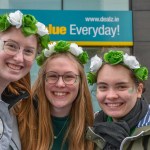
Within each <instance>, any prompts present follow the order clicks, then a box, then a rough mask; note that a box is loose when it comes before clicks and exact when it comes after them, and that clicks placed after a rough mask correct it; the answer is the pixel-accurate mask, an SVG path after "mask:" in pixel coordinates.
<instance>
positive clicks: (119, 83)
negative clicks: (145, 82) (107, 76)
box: [97, 82, 129, 85]
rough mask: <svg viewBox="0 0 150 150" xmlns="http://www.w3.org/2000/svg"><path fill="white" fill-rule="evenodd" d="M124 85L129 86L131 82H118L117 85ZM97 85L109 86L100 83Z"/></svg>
mask: <svg viewBox="0 0 150 150" xmlns="http://www.w3.org/2000/svg"><path fill="white" fill-rule="evenodd" d="M123 84H125V85H127V84H129V82H118V83H116V85H123ZM97 85H108V84H107V83H106V82H98V83H97Z"/></svg>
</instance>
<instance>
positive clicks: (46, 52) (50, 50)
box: [44, 42, 56, 57]
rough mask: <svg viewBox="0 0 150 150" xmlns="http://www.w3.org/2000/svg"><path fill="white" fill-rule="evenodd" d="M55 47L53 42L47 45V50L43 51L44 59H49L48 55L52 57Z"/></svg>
mask: <svg viewBox="0 0 150 150" xmlns="http://www.w3.org/2000/svg"><path fill="white" fill-rule="evenodd" d="M55 45H56V42H53V43H52V44H48V49H44V56H45V57H49V56H50V55H52V54H53V53H54V52H55V51H54V47H55Z"/></svg>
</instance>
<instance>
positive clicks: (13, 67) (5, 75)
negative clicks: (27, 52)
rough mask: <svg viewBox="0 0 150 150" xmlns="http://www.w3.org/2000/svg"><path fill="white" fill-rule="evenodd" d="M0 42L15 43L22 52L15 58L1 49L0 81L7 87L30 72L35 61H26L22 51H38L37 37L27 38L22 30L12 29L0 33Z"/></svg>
mask: <svg viewBox="0 0 150 150" xmlns="http://www.w3.org/2000/svg"><path fill="white" fill-rule="evenodd" d="M0 40H2V41H13V42H15V43H17V44H18V45H19V46H20V51H19V52H18V53H17V54H16V55H14V56H12V55H9V54H6V52H5V51H4V50H3V49H0V81H3V83H5V84H6V85H7V84H9V83H10V82H13V81H17V80H19V79H20V78H22V77H23V76H25V75H26V74H27V73H28V72H29V71H30V69H31V66H32V64H33V61H27V60H25V59H24V57H23V53H22V51H23V50H24V49H28V48H33V49H35V50H36V49H37V38H36V36H35V35H31V36H27V37H25V36H24V35H23V33H22V32H21V29H16V28H15V27H12V28H10V29H8V30H7V31H5V32H2V33H0Z"/></svg>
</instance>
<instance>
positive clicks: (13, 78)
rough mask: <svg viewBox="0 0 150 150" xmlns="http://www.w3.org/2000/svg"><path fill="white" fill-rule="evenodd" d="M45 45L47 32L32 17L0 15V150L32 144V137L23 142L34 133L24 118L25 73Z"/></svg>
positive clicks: (27, 104)
mask: <svg viewBox="0 0 150 150" xmlns="http://www.w3.org/2000/svg"><path fill="white" fill-rule="evenodd" d="M48 42H49V34H48V30H47V29H46V27H45V25H44V24H42V23H40V22H38V21H37V20H36V18H35V17H34V16H32V15H30V14H22V13H21V12H20V11H19V10H18V11H15V12H12V13H9V14H3V15H0V149H1V150H9V149H11V150H16V149H17V150H21V149H28V147H29V149H30V146H31V145H32V143H31V142H32V138H31V141H30V140H29V141H28V143H27V142H25V141H27V138H29V136H30V132H32V131H34V130H33V129H32V130H30V129H31V128H32V124H31V123H30V124H31V126H30V127H29V126H28V125H29V122H28V121H27V117H28V116H26V114H28V111H29V109H30V106H31V105H30V103H31V102H32V101H31V93H30V91H31V90H30V74H29V71H30V69H31V67H32V64H33V62H34V60H35V57H36V54H37V52H38V50H40V49H44V48H47V44H48ZM21 100H22V101H21ZM28 107H29V108H28ZM24 118H26V119H24ZM33 118H34V117H33ZM32 121H33V120H31V122H32ZM26 127H29V128H28V129H29V130H28V129H26ZM25 130H26V131H25ZM25 132H28V133H27V134H26V135H29V136H26V137H25V136H24V135H25ZM32 135H33V134H32ZM24 138H25V139H24ZM20 139H21V140H20Z"/></svg>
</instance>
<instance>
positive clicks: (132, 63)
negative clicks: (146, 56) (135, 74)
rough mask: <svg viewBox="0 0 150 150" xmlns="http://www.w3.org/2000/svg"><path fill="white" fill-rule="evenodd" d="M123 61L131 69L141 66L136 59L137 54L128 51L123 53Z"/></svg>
mask: <svg viewBox="0 0 150 150" xmlns="http://www.w3.org/2000/svg"><path fill="white" fill-rule="evenodd" d="M123 62H124V64H125V65H127V66H128V67H129V68H131V69H137V68H140V65H139V62H138V61H137V60H136V58H135V56H129V55H128V54H127V53H126V54H125V55H123Z"/></svg>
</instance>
